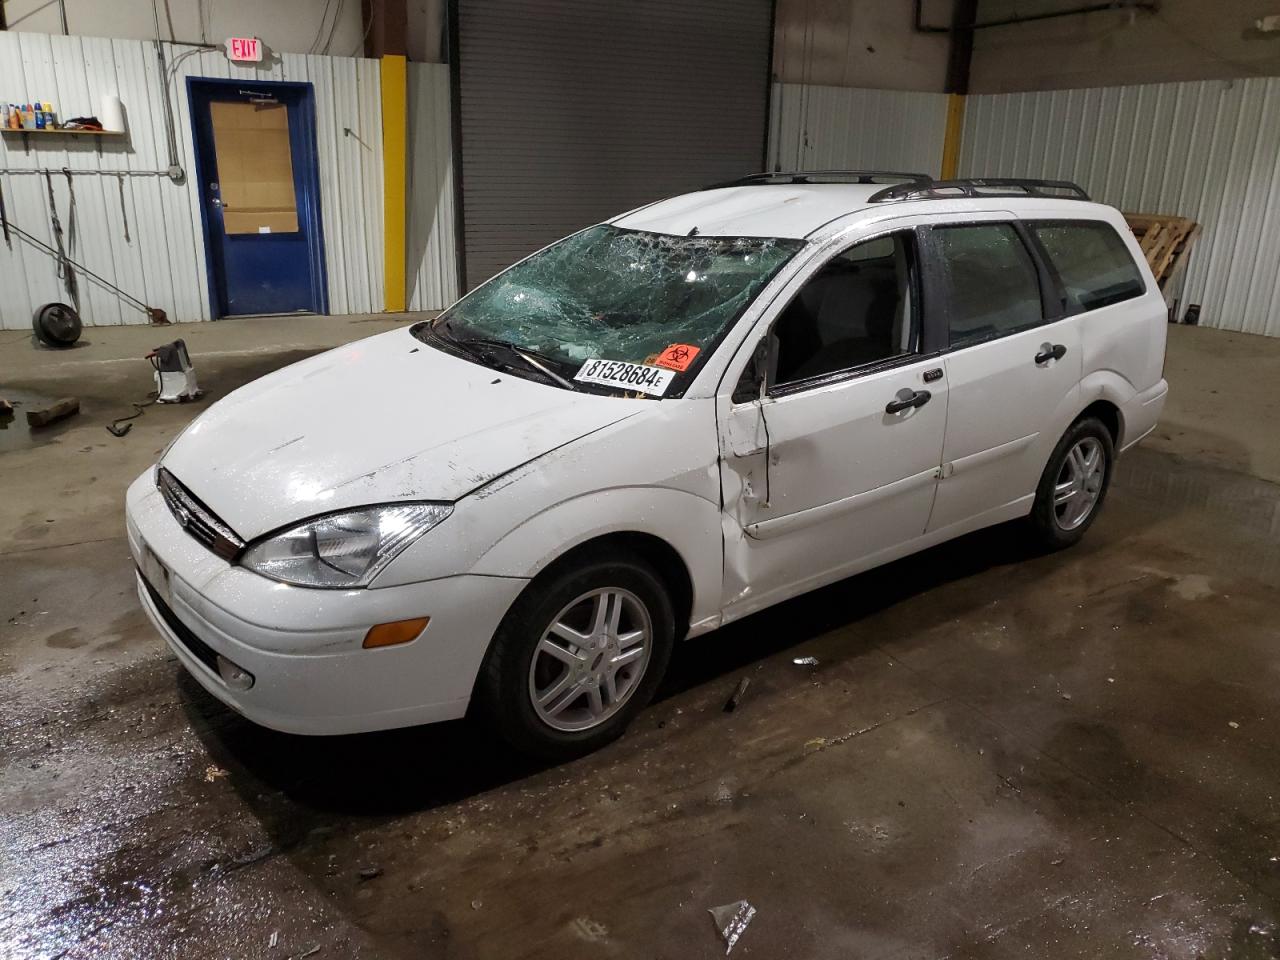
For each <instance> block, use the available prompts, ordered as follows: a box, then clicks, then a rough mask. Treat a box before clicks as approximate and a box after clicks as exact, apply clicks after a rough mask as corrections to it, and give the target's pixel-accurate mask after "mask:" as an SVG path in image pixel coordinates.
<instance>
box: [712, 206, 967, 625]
mask: <svg viewBox="0 0 1280 960" xmlns="http://www.w3.org/2000/svg"><path fill="white" fill-rule="evenodd" d="M921 290H922V284H921V282H920V256H919V243H918V239H917V235H916V232H915V231H914V230H913V229H899V230H896V231H891V232H888V233H883V234H880V235H879V236H875V237H871V238H867V239H863V240H860V241H858V242H856V243H854V244H852V245H846V246H844V247H843V248H840V249H837V250H835V251H833V252H832V253H831V254H830V255H828V256H826V257H825V258H818V260H817V261H816V262H815V263H813V264H811V265H810V266H809V267H808V268H806V269H804V270H802V271H801V272H800V274H799V275H798V276H797V278H796V279H795V280H793V281H792V283H791V284H790V285H789V286H788V287H787V288H786V289H785V290H784V291H783V293H782V295H781V296H780V297H779V298H778V301H777V302H778V304H780V305H781V306H780V309H777V310H775V311H773V312H772V315H769V314H766V317H765V318H764V320H763V321H762V323H761V327H760V335H759V336H758V337H756V338H755V343H754V344H753V343H752V340H751V338H749V339H748V341H747V343H746V344H745V345H744V348H743V350H744V351H746V352H747V353H750V354H751V357H750V359H749V360H747V361H741V363H742V375H741V376H739V377H736V378H734V379H733V380H731V381H730V382H732V383H735V384H736V387H733V388H727V389H729V392H728V393H727V394H726V395H722V396H721V397H720V398H719V399H718V402H717V410H718V420H719V430H720V447H721V485H722V491H721V492H722V499H723V503H724V513H723V527H724V537H725V595H724V603H723V607H724V616H725V619H726V620H729V619H734V618H736V617H738V616H742V615H745V614H747V613H750V612H752V611H754V610H757V609H760V608H762V607H764V606H767V605H769V604H771V603H774V602H777V601H778V600H782V599H785V598H786V597H788V596H792V595H795V594H798V593H801V592H803V591H805V590H809V589H812V588H814V587H817V586H820V585H822V584H824V583H830V582H832V581H835V580H838V579H840V578H841V577H845V576H848V575H850V574H852V573H854V572H856V571H858V570H860V569H865V568H867V567H870V566H873V565H875V564H877V563H880V562H884V561H885V560H888V559H892V558H893V557H894V556H899V555H902V554H904V553H907V552H910V550H911V546H910V545H911V544H912V542H913V541H915V540H917V539H919V538H920V537H921V536H923V534H924V531H925V528H926V526H927V525H928V522H929V514H930V511H931V510H932V507H933V498H934V493H935V488H936V486H937V482H938V475H939V468H940V463H941V459H942V445H943V432H944V429H945V426H946V419H947V399H948V397H947V380H946V376H945V373H944V370H943V364H942V360H941V357H940V356H939V353H938V350H939V345H938V344H937V343H936V342H935V341H936V337H937V332H936V331H933V330H931V329H926V325H925V323H924V313H923V311H922V309H921V306H922V299H921ZM753 351H754V352H753ZM734 369H735V368H734V367H731V368H730V372H731V374H732V373H733V371H734Z"/></svg>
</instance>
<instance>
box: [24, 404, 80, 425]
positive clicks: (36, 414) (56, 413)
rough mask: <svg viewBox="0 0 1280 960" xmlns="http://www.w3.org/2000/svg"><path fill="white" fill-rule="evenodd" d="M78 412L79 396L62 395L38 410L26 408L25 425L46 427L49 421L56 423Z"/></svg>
mask: <svg viewBox="0 0 1280 960" xmlns="http://www.w3.org/2000/svg"><path fill="white" fill-rule="evenodd" d="M79 412H80V400H79V398H77V397H63V398H62V399H61V400H55V401H53V403H51V404H49V405H48V406H47V407H41V408H40V409H39V410H28V411H27V426H29V427H47V426H48V425H49V424H51V423H56V422H57V421H59V420H62V419H64V418H66V417H70V416H73V415H74V414H77V413H79Z"/></svg>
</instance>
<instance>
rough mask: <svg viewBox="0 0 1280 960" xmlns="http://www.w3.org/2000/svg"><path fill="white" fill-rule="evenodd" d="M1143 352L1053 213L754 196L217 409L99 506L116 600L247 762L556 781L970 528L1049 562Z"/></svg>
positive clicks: (1139, 417)
mask: <svg viewBox="0 0 1280 960" xmlns="http://www.w3.org/2000/svg"><path fill="white" fill-rule="evenodd" d="M1165 336H1166V308H1165V304H1164V301H1163V299H1162V298H1161V294H1160V291H1159V290H1158V289H1157V287H1156V283H1155V281H1154V279H1153V278H1152V276H1151V273H1150V271H1149V270H1148V268H1147V265H1146V263H1145V261H1144V258H1143V256H1142V253H1141V251H1140V249H1139V247H1138V246H1137V244H1136V243H1135V241H1134V239H1133V236H1132V235H1131V233H1130V232H1129V230H1128V229H1127V227H1126V225H1125V221H1124V219H1123V218H1122V217H1121V215H1120V214H1119V213H1118V212H1117V211H1115V210H1114V209H1112V208H1110V207H1106V206H1102V205H1099V204H1095V203H1090V202H1088V198H1087V197H1086V196H1085V195H1084V193H1083V191H1081V190H1080V188H1079V187H1076V186H1075V185H1073V184H1067V183H1059V182H1048V181H1032V180H960V181H946V182H935V181H931V180H930V179H929V178H928V177H922V176H917V175H911V174H880V173H860V172H852V173H848V172H841V173H833V174H813V173H808V174H765V175H759V176H754V177H748V178H747V179H745V180H742V181H738V182H735V183H733V184H729V185H724V186H720V187H715V188H710V189H707V190H703V191H699V192H697V193H690V194H687V195H684V196H678V197H673V198H671V199H668V200H662V201H660V202H658V203H654V204H650V205H649V206H646V207H642V208H640V209H638V210H633V211H631V212H630V213H627V214H624V215H622V216H620V217H618V218H616V219H614V220H611V221H609V222H607V223H603V224H599V225H597V226H593V227H589V228H587V229H585V230H582V231H580V232H578V233H575V234H573V235H572V236H570V237H567V238H566V239H564V240H561V241H559V242H558V243H555V244H552V245H551V246H549V247H547V248H545V249H543V250H541V251H539V252H537V253H535V254H533V255H532V256H530V257H528V258H526V259H525V260H523V261H521V262H520V263H517V264H516V265H515V266H513V267H511V268H510V269H508V270H506V271H505V272H504V273H501V274H499V275H498V276H496V277H494V278H493V279H492V280H490V281H489V282H488V283H486V284H484V285H483V286H481V287H478V288H477V289H475V290H473V291H472V292H471V293H470V294H468V295H467V296H465V297H464V298H463V299H461V300H460V301H458V303H456V304H455V305H454V306H453V307H451V308H450V309H448V310H446V311H445V312H444V313H443V314H441V315H440V316H439V317H438V318H437V319H435V320H433V321H429V322H423V323H419V324H416V325H414V326H412V327H409V328H406V329H401V330H397V331H394V332H391V333H386V334H382V335H380V336H376V337H372V338H370V339H367V340H362V341H359V342H356V343H352V344H349V345H347V346H345V347H340V348H338V349H336V350H332V351H330V352H328V353H325V354H322V355H320V356H316V357H313V358H311V359H308V360H305V361H303V362H301V363H298V364H295V365H293V366H290V367H288V368H285V369H282V370H280V371H277V372H276V373H273V374H271V375H269V376H267V377H264V378H262V379H261V380H258V381H256V382H254V383H251V384H249V385H248V386H245V387H242V388H241V389H239V390H237V391H235V392H234V393H232V394H231V395H230V396H228V397H226V398H225V399H223V400H221V401H220V402H218V403H216V404H214V405H213V406H212V407H211V408H210V409H209V410H208V411H206V412H205V413H204V414H202V415H201V416H200V417H199V418H197V419H196V420H195V421H194V422H193V423H192V424H191V426H190V427H188V428H187V430H186V431H185V432H184V433H182V434H181V435H180V436H179V437H178V438H177V440H176V441H175V442H174V443H173V444H172V445H171V446H170V447H169V449H168V450H167V451H165V453H164V454H163V455H162V457H161V460H160V462H159V463H158V464H157V465H156V466H155V468H153V469H152V470H148V471H147V472H146V473H145V474H144V475H143V476H141V477H139V478H138V479H137V481H136V482H135V483H134V484H133V485H132V486H131V487H130V489H129V492H128V498H127V507H128V509H127V515H128V532H129V542H130V547H131V549H132V552H133V556H134V558H135V560H136V561H137V566H138V571H139V572H138V587H139V594H140V596H141V600H142V603H143V605H144V607H145V608H146V610H147V612H148V613H149V614H150V616H151V619H152V620H153V621H154V623H155V625H156V627H157V629H158V630H159V631H160V632H161V633H162V634H163V635H164V637H165V639H166V640H167V641H168V643H169V645H170V646H171V647H172V648H173V650H174V651H175V652H176V654H177V656H178V658H179V659H180V660H181V661H182V663H183V664H184V665H185V666H186V668H187V669H188V670H189V671H190V672H191V674H192V675H193V676H194V677H195V678H196V679H197V680H198V681H199V682H200V683H201V684H202V685H203V686H204V687H205V688H206V689H207V690H209V691H210V692H211V693H212V694H213V695H214V696H216V697H218V698H219V699H220V700H222V701H224V702H225V703H227V704H229V705H230V706H231V707H232V708H234V709H235V710H237V711H239V712H240V713H242V714H244V715H245V716H247V717H249V718H250V719H251V720H254V721H256V722H257V723H260V724H263V725H265V726H268V727H273V728H276V729H279V730H285V731H291V732H296V733H305V734H335V733H352V732H356V731H365V730H375V729H384V728H390V727H399V726H406V725H411V724H420V723H428V722H432V721H437V720H447V719H450V718H456V717H461V716H463V715H464V714H465V713H467V711H468V710H469V709H471V710H474V711H476V712H478V713H480V714H482V715H483V716H485V717H486V718H487V719H488V720H489V721H491V722H492V723H493V724H494V725H495V726H496V728H497V729H498V730H499V731H500V732H501V733H502V734H503V735H504V736H505V737H506V738H508V739H509V740H510V741H511V742H512V743H514V744H515V745H516V746H518V747H519V748H521V749H523V750H526V751H530V752H534V753H538V754H541V755H543V756H549V757H567V756H572V755H574V754H578V753H582V752H585V751H587V750H590V749H592V748H595V747H597V746H599V745H601V744H603V743H605V742H607V741H608V740H610V739H611V738H613V737H616V736H617V735H618V734H619V733H621V731H622V730H623V729H624V727H625V726H626V724H627V723H628V721H629V720H631V718H633V717H634V716H635V715H636V713H637V712H638V711H639V710H640V709H641V708H642V707H643V706H644V705H645V703H646V702H647V701H648V700H649V699H650V698H651V696H652V694H653V692H654V689H655V688H656V687H657V685H658V683H659V681H660V680H661V678H662V674H663V671H664V669H665V668H666V666H667V662H668V659H669V658H670V656H671V651H672V647H673V645H674V644H675V642H676V641H677V640H681V639H684V638H687V637H695V636H697V635H699V634H703V633H706V632H708V631H710V630H714V629H716V628H717V627H719V626H721V625H723V624H726V623H729V622H730V621H733V620H736V619H738V618H740V617H744V616H746V615H747V614H750V613H753V612H755V611H757V610H760V609H762V608H764V607H767V606H769V605H771V604H775V603H778V602H779V601H782V600H785V599H787V598H788V597H793V596H795V595H797V594H800V593H803V592H805V591H807V590H812V589H814V588H815V587H819V586H822V585H824V584H828V583H831V582H833V581H836V580H839V579H841V578H843V577H848V576H850V575H851V574H854V573H857V572H859V571H861V570H866V569H867V568H869V567H873V566H876V565H878V564H883V563H886V562H888V561H891V560H893V559H895V558H898V557H901V556H903V555H905V554H909V553H913V552H915V551H918V550H923V549H925V548H926V547H929V546H932V545H934V544H937V543H939V542H941V541H943V540H947V539H950V538H952V537H957V536H960V535H962V534H965V533H969V532H970V531H973V530H977V529H979V528H980V527H986V526H989V525H991V524H996V523H1001V522H1004V521H1010V520H1016V519H1022V520H1024V521H1025V522H1026V523H1027V525H1028V527H1029V528H1030V530H1031V531H1033V532H1034V534H1035V536H1037V537H1038V538H1039V540H1040V541H1041V542H1042V543H1043V544H1045V545H1046V546H1048V547H1061V546H1065V545H1068V544H1071V543H1073V542H1075V541H1076V540H1078V539H1079V538H1080V537H1081V536H1082V535H1083V534H1084V532H1085V530H1087V529H1088V527H1089V525H1090V524H1091V523H1092V522H1093V521H1094V519H1095V518H1096V517H1097V514H1098V511H1099V509H1100V508H1101V506H1102V502H1103V499H1104V497H1105V496H1106V493H1107V485H1108V482H1109V480H1110V478H1111V474H1112V469H1113V466H1114V463H1115V458H1116V456H1117V455H1118V454H1119V453H1120V452H1121V451H1122V450H1124V449H1126V448H1128V447H1130V446H1132V445H1133V444H1135V443H1137V442H1138V441H1139V440H1140V439H1142V437H1143V436H1144V435H1146V434H1147V433H1148V432H1149V431H1150V430H1151V429H1152V428H1153V427H1154V426H1155V424H1156V420H1157V418H1158V417H1159V415H1160V411H1161V408H1162V406H1163V404H1164V398H1165V393H1166V391H1167V384H1166V383H1165V381H1164V379H1163V378H1162V370H1163V363H1164V344H1165Z"/></svg>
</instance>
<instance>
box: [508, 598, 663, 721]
mask: <svg viewBox="0 0 1280 960" xmlns="http://www.w3.org/2000/svg"><path fill="white" fill-rule="evenodd" d="M652 648H653V622H652V620H651V619H650V617H649V611H648V610H647V609H646V608H645V605H644V604H643V603H642V602H641V601H640V598H639V597H637V596H636V595H635V594H634V593H631V592H630V591H628V590H622V589H620V588H616V587H605V588H601V589H598V590H592V591H590V592H588V593H584V594H582V595H581V596H580V597H578V598H577V599H576V600H574V601H572V602H571V603H569V604H567V605H566V606H565V607H564V608H563V609H562V610H561V611H560V612H559V613H558V614H556V616H555V617H554V618H552V621H551V624H550V626H548V627H547V628H546V630H545V631H544V632H543V634H542V636H541V638H539V640H538V646H537V649H536V650H535V651H534V654H533V661H532V662H531V663H530V665H529V697H530V700H531V702H532V703H533V708H534V711H535V712H536V713H537V715H538V717H539V719H541V720H542V722H543V723H545V724H547V726H549V727H552V728H553V729H556V730H564V731H579V730H589V729H591V728H592V727H595V726H598V725H599V724H601V723H604V722H605V721H606V720H608V719H609V718H610V717H611V716H613V715H614V714H615V713H617V712H618V711H619V710H620V709H622V706H623V704H624V703H626V702H627V699H628V698H629V697H630V696H631V695H632V694H633V693H634V692H635V691H636V689H637V687H639V685H640V680H641V678H642V677H643V676H644V672H645V668H646V667H647V666H648V665H649V654H650V652H651V650H652Z"/></svg>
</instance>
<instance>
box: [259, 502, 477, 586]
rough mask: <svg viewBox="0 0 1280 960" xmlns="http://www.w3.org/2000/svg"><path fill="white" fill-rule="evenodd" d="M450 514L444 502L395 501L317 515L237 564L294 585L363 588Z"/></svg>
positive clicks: (266, 543)
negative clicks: (322, 515)
mask: <svg viewBox="0 0 1280 960" xmlns="http://www.w3.org/2000/svg"><path fill="white" fill-rule="evenodd" d="M452 512H453V507H452V506H450V505H449V504H447V503H397V504H388V505H387V506H384V507H364V508H362V509H360V510H350V511H348V512H346V513H334V514H330V515H328V516H325V517H317V518H316V519H315V520H308V521H306V522H305V523H300V524H298V525H297V526H296V527H293V528H291V529H289V530H285V531H284V532H283V533H277V534H276V535H275V536H273V537H271V538H270V539H267V540H263V541H262V542H260V543H256V544H254V545H253V546H251V547H250V548H249V549H248V550H246V551H245V553H244V556H243V557H241V558H240V563H241V564H242V565H244V566H245V567H248V568H249V569H250V570H252V571H254V572H255V573H260V574H262V575H263V576H264V577H270V578H271V579H272V580H279V581H281V582H282V583H292V584H296V585H297V586H300V587H331V588H341V587H363V586H367V585H368V584H369V582H370V581H371V580H372V579H373V578H374V577H376V576H377V575H378V572H379V571H380V570H381V569H382V568H383V567H385V566H386V565H387V564H388V563H390V562H391V561H392V560H394V559H395V557H396V556H397V555H398V554H399V553H400V551H402V550H403V549H404V548H405V547H407V546H409V544H411V543H413V541H414V540H417V539H418V537H420V536H422V535H423V534H424V533H426V532H427V531H428V530H430V529H431V528H432V527H434V526H435V525H436V524H437V523H439V522H440V521H441V520H443V519H444V518H445V517H447V516H449V514H450V513H452Z"/></svg>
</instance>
